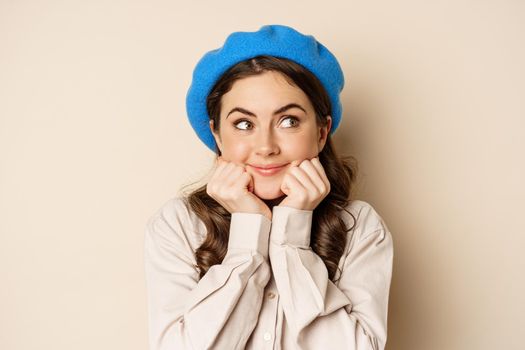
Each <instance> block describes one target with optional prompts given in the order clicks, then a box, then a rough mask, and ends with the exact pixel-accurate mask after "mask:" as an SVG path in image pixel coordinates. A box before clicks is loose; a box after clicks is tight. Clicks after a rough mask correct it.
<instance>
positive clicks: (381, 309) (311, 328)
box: [144, 197, 393, 350]
mask: <svg viewBox="0 0 525 350" xmlns="http://www.w3.org/2000/svg"><path fill="white" fill-rule="evenodd" d="M347 210H348V211H350V212H351V213H352V214H353V215H354V217H355V218H356V219H357V222H356V225H355V226H354V228H353V229H352V230H350V231H349V232H348V239H347V243H346V247H345V252H344V254H343V255H342V256H341V260H340V262H339V268H340V269H341V270H342V272H341V273H340V274H337V275H336V278H338V277H340V278H339V280H338V281H337V282H336V283H335V284H334V283H333V282H332V281H331V280H329V279H328V272H327V269H326V267H325V265H324V263H323V261H322V260H321V258H320V257H319V256H318V255H317V254H315V253H314V251H313V250H312V249H311V248H310V227H311V223H312V211H307V210H299V209H295V208H291V207H282V206H276V207H273V214H272V221H270V220H268V219H267V218H266V217H265V216H264V215H261V214H250V213H233V214H232V217H231V224H230V235H229V243H228V251H227V254H226V256H225V258H224V260H223V262H222V264H220V265H214V266H212V267H211V268H210V269H209V270H208V272H207V273H206V274H205V275H204V277H203V278H202V279H200V280H199V272H198V270H197V269H196V265H195V264H196V260H195V256H194V252H195V250H196V249H197V248H198V247H199V246H200V244H201V243H202V241H203V240H204V238H205V235H206V228H205V227H204V224H203V223H202V221H200V219H199V218H198V217H197V216H196V215H195V214H194V213H193V212H191V211H190V210H188V209H187V207H186V206H185V204H184V200H183V199H182V198H180V197H175V198H172V199H170V200H169V201H167V202H166V203H165V204H164V205H163V206H162V207H161V208H160V209H159V210H158V211H157V212H156V213H155V214H154V215H153V216H152V217H151V218H150V219H149V221H148V223H147V227H146V232H145V242H144V243H145V252H144V253H145V273H146V282H147V291H148V317H149V332H150V333H149V336H150V349H151V350H176V349H193V350H197V349H226V350H230V349H257V350H259V349H285V350H288V349H317V350H318V349H331V350H336V349H356V350H357V349H358V350H365V349H374V350H377V349H384V347H385V343H386V338H387V310H388V295H389V289H390V280H391V275H392V259H393V241H392V236H391V234H390V231H389V230H388V228H387V226H386V225H385V223H384V222H383V220H382V219H381V217H380V216H379V214H378V213H377V212H376V211H375V210H374V209H373V208H372V206H371V205H370V204H368V203H367V202H364V201H361V200H353V201H352V202H351V203H350V204H349V205H348V207H347ZM341 215H342V218H343V220H344V221H345V222H346V224H347V227H348V228H350V227H351V226H352V225H353V223H354V220H353V218H352V216H350V215H349V214H348V213H346V212H343V213H342V214H341Z"/></svg>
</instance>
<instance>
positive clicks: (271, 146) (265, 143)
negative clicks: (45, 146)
mask: <svg viewBox="0 0 525 350" xmlns="http://www.w3.org/2000/svg"><path fill="white" fill-rule="evenodd" d="M255 151H256V153H257V154H258V155H262V156H268V155H271V154H278V153H279V142H278V140H277V139H276V137H275V135H274V134H273V132H271V131H266V130H265V131H262V132H260V133H259V134H258V135H257V140H256V145H255Z"/></svg>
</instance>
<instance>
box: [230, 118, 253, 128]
mask: <svg viewBox="0 0 525 350" xmlns="http://www.w3.org/2000/svg"><path fill="white" fill-rule="evenodd" d="M234 125H235V127H236V128H237V129H239V130H250V129H251V128H252V123H251V122H250V121H248V120H239V121H237V122H235V123H234Z"/></svg>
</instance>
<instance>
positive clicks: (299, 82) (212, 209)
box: [185, 56, 357, 280]
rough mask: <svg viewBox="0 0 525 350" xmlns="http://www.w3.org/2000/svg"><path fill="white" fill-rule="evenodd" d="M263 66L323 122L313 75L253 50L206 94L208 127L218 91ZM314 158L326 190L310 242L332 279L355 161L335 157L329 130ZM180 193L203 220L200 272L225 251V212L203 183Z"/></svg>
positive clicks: (324, 111)
mask: <svg viewBox="0 0 525 350" xmlns="http://www.w3.org/2000/svg"><path fill="white" fill-rule="evenodd" d="M265 71H276V72H280V73H282V74H283V75H284V77H285V78H286V79H287V80H288V81H289V82H290V83H292V84H293V85H295V86H297V87H298V88H300V89H301V90H303V91H304V93H305V94H306V95H307V96H308V98H309V99H310V102H311V103H312V105H313V107H314V110H315V114H316V121H317V125H322V126H326V123H327V119H326V116H328V115H331V104H330V99H329V97H328V94H327V93H326V91H325V89H324V88H323V86H322V84H321V82H320V81H319V80H318V79H317V77H316V76H315V75H314V74H312V73H311V72H310V71H309V70H307V69H306V68H304V67H303V66H301V65H299V64H297V63H295V62H293V61H290V60H287V59H284V58H277V57H273V56H257V57H255V58H251V59H248V60H246V61H242V62H239V63H237V64H236V65H234V66H233V67H231V68H230V69H229V70H228V71H227V72H225V73H224V74H223V75H222V77H221V78H220V79H219V80H218V81H217V83H216V84H215V85H214V87H213V89H212V91H211V92H210V94H209V95H208V98H207V101H206V105H207V109H208V115H209V116H210V118H211V119H212V120H213V125H214V131H218V130H219V128H220V111H221V97H222V96H223V95H224V94H226V93H227V92H228V91H229V90H230V89H231V88H232V86H233V83H234V82H235V81H237V80H239V79H242V78H245V77H248V76H253V75H258V74H261V73H263V72H265ZM215 152H216V154H217V156H220V155H221V153H220V150H219V149H218V148H217V147H216V149H215ZM319 160H320V162H321V164H322V165H323V167H324V169H325V172H326V175H327V177H328V180H329V181H330V193H329V194H328V195H327V196H326V197H325V198H324V199H323V201H322V202H321V203H320V204H319V205H318V206H317V207H316V208H315V209H314V211H313V217H312V231H311V235H310V237H311V238H310V246H311V247H312V249H313V251H314V252H315V253H316V254H317V255H319V257H321V259H322V260H323V262H324V264H325V265H326V268H327V270H328V276H329V278H330V279H331V280H333V279H334V278H335V275H336V271H337V269H338V263H339V260H340V258H341V256H342V254H343V252H344V249H345V244H346V240H347V232H348V231H349V230H351V229H352V227H353V226H352V227H346V226H345V222H344V221H343V219H342V218H341V216H340V214H341V211H342V210H346V209H345V207H346V206H347V205H348V203H349V202H350V200H351V199H350V195H351V187H352V184H353V182H354V181H355V177H356V169H357V162H356V161H355V158H353V157H346V158H341V157H339V156H338V155H337V154H336V152H335V149H334V147H333V144H332V139H331V137H330V134H329V135H328V138H327V140H326V144H325V146H324V148H323V150H322V151H321V152H320V153H319ZM185 197H186V198H185V200H186V203H187V204H188V205H189V206H190V208H191V209H192V210H193V212H195V214H196V215H197V216H198V217H199V218H200V219H201V220H202V221H203V223H204V225H205V227H206V230H207V235H206V238H205V240H204V242H203V243H202V244H201V246H200V247H199V248H198V249H197V251H196V252H195V255H196V260H197V265H198V268H199V270H200V277H202V276H204V274H205V273H206V272H207V271H208V269H209V268H210V267H211V266H213V265H216V264H220V263H221V262H222V260H223V259H224V256H225V255H226V251H227V248H228V237H229V228H230V220H231V214H230V213H229V212H228V211H227V210H226V209H225V208H223V207H222V206H221V205H220V204H219V203H218V202H217V201H215V200H214V199H213V198H211V197H210V196H209V195H208V194H207V193H206V185H203V186H201V187H199V188H197V189H196V190H194V191H193V192H191V193H189V194H187V195H186V196H185ZM270 209H271V208H270ZM349 214H350V215H352V214H351V213H349ZM352 217H353V215H352ZM354 225H355V218H354Z"/></svg>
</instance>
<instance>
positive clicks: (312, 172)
mask: <svg viewBox="0 0 525 350" xmlns="http://www.w3.org/2000/svg"><path fill="white" fill-rule="evenodd" d="M299 168H301V169H303V171H304V172H306V173H307V174H308V176H309V177H310V180H311V181H312V182H313V183H314V185H315V187H316V188H317V191H318V192H320V193H324V192H325V191H326V184H325V182H324V180H323V179H322V177H321V175H320V174H319V170H317V168H316V167H315V166H314V165H313V163H312V162H311V161H309V160H304V161H303V162H302V163H301V165H300V166H299Z"/></svg>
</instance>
